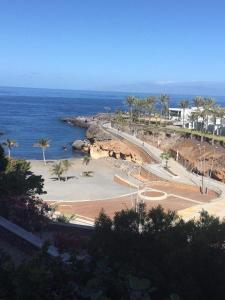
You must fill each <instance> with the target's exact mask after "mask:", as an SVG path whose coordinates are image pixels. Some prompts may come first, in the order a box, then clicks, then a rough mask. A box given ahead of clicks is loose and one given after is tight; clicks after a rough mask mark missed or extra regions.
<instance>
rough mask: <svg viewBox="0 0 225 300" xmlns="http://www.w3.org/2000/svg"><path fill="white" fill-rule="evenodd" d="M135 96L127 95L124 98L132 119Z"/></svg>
mask: <svg viewBox="0 0 225 300" xmlns="http://www.w3.org/2000/svg"><path fill="white" fill-rule="evenodd" d="M135 100H136V98H135V97H134V96H128V97H127V99H126V103H127V105H128V106H129V109H130V119H131V121H133V106H134V105H135Z"/></svg>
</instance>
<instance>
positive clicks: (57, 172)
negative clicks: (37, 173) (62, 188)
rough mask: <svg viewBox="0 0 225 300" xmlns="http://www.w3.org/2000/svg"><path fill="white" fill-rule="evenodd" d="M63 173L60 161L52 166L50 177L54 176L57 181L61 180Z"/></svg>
mask: <svg viewBox="0 0 225 300" xmlns="http://www.w3.org/2000/svg"><path fill="white" fill-rule="evenodd" d="M63 172H64V168H63V164H62V162H61V161H59V162H58V163H55V164H54V165H53V166H52V175H56V176H57V178H58V180H61V177H62V174H63Z"/></svg>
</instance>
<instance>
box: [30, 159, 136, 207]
mask: <svg viewBox="0 0 225 300" xmlns="http://www.w3.org/2000/svg"><path fill="white" fill-rule="evenodd" d="M54 162H56V161H48V163H47V165H46V166H45V165H44V163H43V161H39V160H31V161H30V163H31V171H32V172H34V173H35V174H37V175H42V176H43V178H44V180H45V191H46V192H47V194H45V195H42V196H41V197H42V198H43V199H44V200H53V201H79V200H96V199H108V198H114V197H118V196H121V195H126V194H129V193H132V192H135V189H133V188H130V187H126V186H123V185H120V184H118V183H116V182H114V175H119V176H123V177H124V178H127V175H126V173H125V172H124V171H121V170H120V168H118V167H116V166H114V165H113V163H112V162H111V161H108V160H107V159H98V160H94V159H93V160H91V161H90V163H89V164H88V165H87V166H86V165H84V164H83V163H82V159H81V158H72V159H71V162H72V166H71V168H70V169H69V171H68V174H67V175H68V180H67V181H59V180H57V179H56V177H55V176H54V175H52V174H51V173H52V172H51V169H52V165H53V164H54ZM84 171H93V176H92V177H85V176H82V172H84Z"/></svg>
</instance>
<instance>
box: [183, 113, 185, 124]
mask: <svg viewBox="0 0 225 300" xmlns="http://www.w3.org/2000/svg"><path fill="white" fill-rule="evenodd" d="M184 113H185V109H183V128H184Z"/></svg>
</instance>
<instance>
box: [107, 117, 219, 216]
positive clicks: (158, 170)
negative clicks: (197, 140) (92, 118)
mask: <svg viewBox="0 0 225 300" xmlns="http://www.w3.org/2000/svg"><path fill="white" fill-rule="evenodd" d="M101 127H102V129H103V130H105V131H107V132H108V133H111V134H112V135H114V136H117V137H121V138H123V139H126V140H127V141H129V142H131V143H133V144H135V145H137V146H139V147H141V148H142V149H143V150H144V151H145V152H146V153H147V154H149V155H150V156H151V157H152V158H153V159H154V160H155V161H156V163H155V164H145V165H144V168H145V169H146V170H148V171H149V172H151V173H154V174H155V175H157V176H159V177H161V178H163V179H166V180H169V181H175V182H178V183H179V182H180V183H185V184H189V185H190V184H191V185H197V186H201V182H202V177H201V176H198V175H196V174H193V173H191V172H189V171H187V170H186V169H185V168H184V167H183V166H182V165H180V164H179V163H178V162H177V161H175V160H174V159H170V161H169V167H170V170H171V171H172V173H173V174H176V175H177V176H174V175H172V174H171V173H169V172H167V171H166V170H165V169H164V168H162V160H161V158H160V155H161V153H162V151H161V150H160V149H158V148H156V147H154V146H152V145H149V144H146V143H143V141H141V140H140V139H138V138H137V137H136V136H132V135H130V134H128V133H125V132H121V131H118V130H116V129H115V128H112V127H111V124H110V123H102V124H101ZM203 180H204V186H205V187H208V188H209V189H211V190H214V191H215V192H217V193H218V194H219V197H218V198H216V199H214V200H212V201H211V202H210V203H204V204H198V205H195V206H192V207H190V208H186V209H183V210H180V211H179V212H178V213H179V215H180V216H182V217H183V218H184V219H185V220H189V219H191V218H193V217H198V216H199V213H200V212H201V211H202V210H203V209H204V210H206V211H208V213H209V214H212V215H215V216H217V217H219V218H224V217H225V184H224V183H222V182H219V181H216V180H214V179H211V178H207V177H204V178H203Z"/></svg>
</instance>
